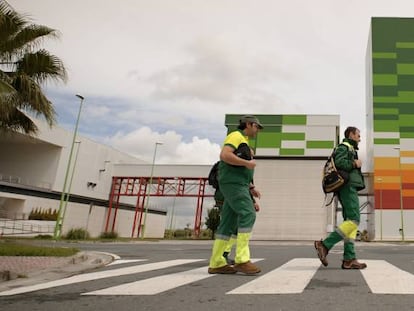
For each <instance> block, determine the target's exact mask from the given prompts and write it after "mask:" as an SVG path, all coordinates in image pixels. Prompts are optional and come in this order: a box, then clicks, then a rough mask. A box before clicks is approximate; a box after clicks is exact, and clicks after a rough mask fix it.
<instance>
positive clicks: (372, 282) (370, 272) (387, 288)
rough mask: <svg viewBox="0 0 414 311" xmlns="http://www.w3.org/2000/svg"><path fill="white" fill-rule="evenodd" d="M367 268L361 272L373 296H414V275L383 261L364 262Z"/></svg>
mask: <svg viewBox="0 0 414 311" xmlns="http://www.w3.org/2000/svg"><path fill="white" fill-rule="evenodd" d="M364 262H366V264H367V265H368V267H367V268H366V269H364V270H361V272H362V275H363V276H364V278H365V282H367V284H368V286H369V288H370V289H371V291H372V292H373V293H374V294H414V275H412V274H411V273H408V272H406V271H404V270H401V269H399V268H397V267H396V266H394V265H392V264H390V263H388V262H386V261H385V260H364Z"/></svg>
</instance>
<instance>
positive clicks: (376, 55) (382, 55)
mask: <svg viewBox="0 0 414 311" xmlns="http://www.w3.org/2000/svg"><path fill="white" fill-rule="evenodd" d="M372 58H397V53H392V52H382V53H381V52H374V53H372Z"/></svg>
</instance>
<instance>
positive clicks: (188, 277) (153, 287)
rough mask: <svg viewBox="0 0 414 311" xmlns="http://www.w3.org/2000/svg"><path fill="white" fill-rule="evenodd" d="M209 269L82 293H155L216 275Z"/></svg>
mask: <svg viewBox="0 0 414 311" xmlns="http://www.w3.org/2000/svg"><path fill="white" fill-rule="evenodd" d="M207 269H208V267H202V268H197V269H193V270H188V271H184V272H179V273H173V274H169V275H162V276H157V277H153V278H150V279H145V280H141V281H136V282H132V283H127V284H122V285H118V286H113V287H108V288H105V289H101V290H96V291H93V292H88V293H83V294H82V295H119V296H122V295H124V296H126V295H155V294H159V293H162V292H165V291H167V290H170V289H172V288H175V287H179V286H182V285H186V284H189V283H193V282H197V281H200V280H203V279H206V278H208V277H212V276H214V274H207Z"/></svg>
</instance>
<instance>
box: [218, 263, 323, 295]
mask: <svg viewBox="0 0 414 311" xmlns="http://www.w3.org/2000/svg"><path fill="white" fill-rule="evenodd" d="M320 265H321V262H320V261H319V259H314V258H295V259H292V260H290V261H288V262H287V263H285V264H284V265H282V266H280V267H279V268H277V269H275V270H272V271H270V272H268V273H266V274H264V275H263V276H260V277H258V278H256V279H254V280H253V281H251V282H249V283H246V284H244V285H242V286H239V287H237V288H235V289H234V290H232V291H229V292H227V293H226V294H297V293H302V292H303V290H304V289H305V287H306V286H307V285H308V283H309V282H310V280H311V279H312V277H313V275H314V274H315V273H316V271H317V270H318V268H319V267H320Z"/></svg>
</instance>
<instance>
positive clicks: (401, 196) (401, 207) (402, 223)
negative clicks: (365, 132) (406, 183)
mask: <svg viewBox="0 0 414 311" xmlns="http://www.w3.org/2000/svg"><path fill="white" fill-rule="evenodd" d="M394 149H396V150H398V169H399V173H400V214H401V229H400V232H401V240H402V241H404V240H405V236H404V205H403V193H402V188H403V187H402V182H403V180H402V172H401V147H394Z"/></svg>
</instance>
